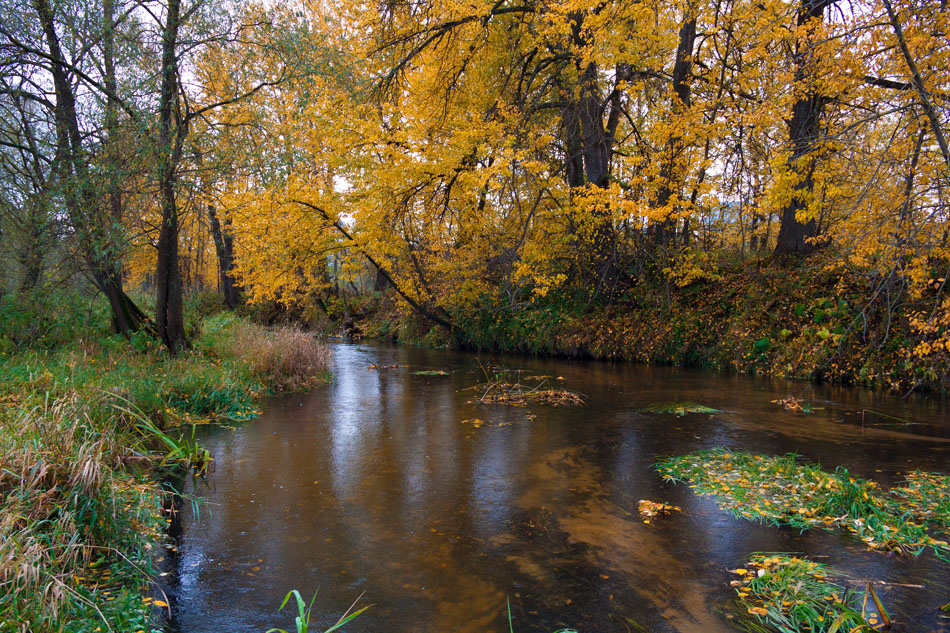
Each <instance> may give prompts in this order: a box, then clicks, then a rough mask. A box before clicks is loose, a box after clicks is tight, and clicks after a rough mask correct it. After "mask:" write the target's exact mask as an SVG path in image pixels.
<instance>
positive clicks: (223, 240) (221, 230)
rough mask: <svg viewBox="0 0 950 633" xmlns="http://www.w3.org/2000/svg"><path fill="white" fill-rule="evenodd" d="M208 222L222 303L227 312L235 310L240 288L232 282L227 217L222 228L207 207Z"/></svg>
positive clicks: (230, 245) (232, 239)
mask: <svg viewBox="0 0 950 633" xmlns="http://www.w3.org/2000/svg"><path fill="white" fill-rule="evenodd" d="M208 220H209V221H210V224H211V237H212V238H213V239H214V250H215V253H217V255H218V270H219V271H220V280H221V291H222V293H223V294H224V303H225V305H227V306H228V309H229V310H233V309H235V308H236V307H237V306H238V305H239V304H240V303H241V288H240V286H238V285H237V284H236V283H235V281H234V275H233V274H232V271H233V270H234V236H233V235H232V234H231V231H230V228H229V226H228V225H229V224H230V221H229V220H228V218H227V216H225V218H224V226H221V222H220V221H219V220H218V214H217V212H215V210H214V205H211V204H209V205H208Z"/></svg>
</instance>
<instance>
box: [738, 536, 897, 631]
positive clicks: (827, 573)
mask: <svg viewBox="0 0 950 633" xmlns="http://www.w3.org/2000/svg"><path fill="white" fill-rule="evenodd" d="M729 571H730V573H734V574H739V575H741V576H742V577H743V579H742V580H741V581H736V580H734V581H732V582H730V583H729V584H730V586H732V587H735V588H736V598H737V602H738V606H739V615H740V616H743V615H745V617H748V615H752V616H756V617H755V619H756V620H758V621H760V622H764V623H766V624H769V625H771V626H773V627H775V628H777V629H778V630H781V631H787V632H789V633H798V632H802V633H804V632H805V631H807V632H809V633H819V632H830V631H835V632H838V631H867V630H872V629H874V628H875V626H876V625H877V624H878V623H885V624H886V623H889V622H890V619H889V617H888V615H887V611H886V610H885V609H884V605H883V604H882V603H881V600H880V598H878V596H877V593H876V592H875V591H874V588H873V587H872V586H871V583H867V582H865V583H858V584H855V585H853V586H848V585H847V583H845V582H844V581H841V580H838V579H837V573H836V572H835V571H834V570H833V569H832V568H830V567H827V566H825V565H822V564H820V563H816V562H814V561H810V560H808V559H806V558H802V557H798V556H795V555H792V554H782V553H757V554H753V555H752V558H751V560H749V561H748V562H747V563H746V565H745V567H740V568H739V569H734V570H729ZM755 630H758V629H755Z"/></svg>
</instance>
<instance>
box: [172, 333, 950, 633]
mask: <svg viewBox="0 0 950 633" xmlns="http://www.w3.org/2000/svg"><path fill="white" fill-rule="evenodd" d="M333 351H334V359H335V360H334V367H333V376H334V379H333V383H332V384H331V385H329V386H327V387H321V388H318V389H316V390H314V391H313V392H311V393H306V394H294V395H286V396H281V397H276V398H273V399H271V400H270V401H269V402H268V403H266V406H265V408H264V412H263V415H262V416H261V417H260V419H258V420H256V421H254V422H252V423H249V424H247V425H245V426H243V427H240V428H237V429H236V430H228V429H213V430H211V431H209V432H208V434H207V435H206V436H205V437H204V438H203V442H204V443H205V444H206V445H207V446H208V448H209V449H210V450H211V451H212V453H213V455H214V457H215V460H216V467H215V471H214V473H213V476H212V477H210V479H209V481H208V482H207V484H204V483H200V482H199V483H198V484H196V485H190V487H189V488H188V490H187V492H189V493H190V494H195V495H198V496H200V497H201V498H202V499H203V504H201V505H199V506H198V511H197V514H195V513H194V512H193V511H191V510H190V509H189V508H186V509H185V512H184V519H183V533H182V537H181V543H180V548H179V553H178V556H179V560H178V574H177V578H176V579H175V581H174V583H173V587H172V592H171V597H172V603H173V610H174V623H175V626H176V628H177V630H178V631H180V632H181V633H203V632H212V631H213V632H216V633H217V632H228V633H245V632H248V633H250V632H252V631H253V632H263V631H265V630H266V629H267V628H269V627H271V626H281V627H282V628H287V629H290V630H293V618H292V614H291V613H290V612H289V607H288V609H285V611H284V612H283V613H280V614H278V613H277V607H278V606H279V604H280V602H281V600H282V599H283V596H284V594H285V593H286V592H287V591H288V590H289V589H292V588H296V589H300V590H301V592H302V593H304V594H305V595H306V596H308V597H309V596H311V595H312V594H313V592H314V591H315V590H317V589H318V588H319V595H318V597H317V601H316V606H315V607H314V613H315V617H314V620H315V623H316V626H318V627H319V629H317V628H314V629H312V630H321V631H322V630H324V629H325V628H326V627H328V626H329V625H331V624H332V623H333V622H334V621H335V619H336V617H338V616H339V614H340V613H341V612H343V611H344V610H345V609H346V608H347V606H349V604H350V603H351V602H352V601H353V600H354V599H355V598H356V597H357V596H359V595H361V594H363V595H364V598H363V600H362V602H363V603H366V604H370V603H371V604H372V605H373V606H372V607H371V608H370V609H369V610H368V611H367V612H366V613H365V614H364V615H362V616H360V617H359V618H358V619H357V620H355V621H354V622H352V623H351V624H350V625H348V626H347V627H346V629H345V630H348V631H353V632H368V631H376V632H383V631H385V632H387V633H401V632H410V631H411V632H420V633H421V632H431V633H437V632H438V633H442V632H448V631H459V632H464V633H475V632H479V633H482V632H487V631H495V632H499V633H500V632H503V631H508V620H507V615H506V600H510V602H511V612H512V618H513V626H514V630H515V631H516V632H518V633H522V632H528V631H547V632H551V631H554V630H555V629H558V628H562V627H571V628H574V629H577V630H579V631H582V632H585V633H597V632H606V631H611V632H626V631H640V630H647V631H681V632H684V633H685V632H696V633H717V632H725V631H733V630H734V629H733V628H732V627H731V626H730V624H731V620H730V619H729V618H728V617H727V615H726V612H727V611H728V607H729V605H730V603H731V599H732V597H733V590H732V589H730V588H729V587H728V582H729V580H731V579H733V578H735V576H730V574H729V573H728V572H727V571H726V570H727V569H732V568H735V567H738V566H740V565H742V564H743V563H744V562H745V561H747V560H748V556H749V554H750V553H751V552H756V551H781V552H802V553H805V554H807V555H809V556H812V557H814V559H815V560H819V561H822V562H826V563H829V564H831V565H833V566H836V567H837V568H839V569H840V570H842V571H844V572H846V573H847V575H848V577H849V578H850V579H851V580H852V581H855V582H857V581H859V580H862V579H875V580H881V581H885V582H888V583H899V584H903V585H923V586H924V588H923V589H919V588H915V587H903V586H895V585H894V584H891V585H888V586H886V587H883V594H884V600H885V603H886V606H887V607H888V610H889V611H890V613H891V616H892V618H893V619H895V620H897V621H898V624H897V625H896V626H895V627H894V629H892V630H895V631H908V632H909V631H914V632H921V631H950V625H948V620H947V618H946V617H944V616H943V615H942V614H941V613H940V612H939V610H938V607H939V606H940V605H942V604H945V603H947V602H950V564H947V563H941V562H940V561H938V560H936V559H935V558H934V557H933V556H932V555H931V554H924V555H922V556H921V557H919V558H907V557H889V556H886V555H884V554H881V553H878V552H869V551H867V550H866V548H865V547H863V546H862V545H861V544H860V543H859V542H856V541H853V540H850V539H848V538H847V537H845V536H843V535H837V534H833V533H828V532H820V531H810V532H806V533H799V532H797V531H795V530H790V529H783V528H776V527H771V526H762V525H757V524H754V523H750V522H748V521H744V520H738V519H735V518H733V517H732V516H731V515H729V514H727V513H726V512H723V511H720V510H719V509H718V508H717V506H716V504H715V503H714V502H713V501H712V500H710V499H709V498H703V497H698V496H696V495H695V494H693V493H692V492H691V491H690V490H689V488H688V487H686V486H682V485H679V486H674V485H671V484H668V483H664V482H662V481H661V480H660V478H659V476H658V475H657V474H656V473H655V472H654V471H653V470H652V468H651V466H652V464H653V463H654V462H655V461H656V460H657V459H658V458H659V457H662V456H666V455H678V454H683V453H687V452H690V451H695V450H698V449H703V448H710V447H715V446H729V447H733V448H747V449H749V450H752V451H756V452H762V453H768V454H783V453H788V452H794V453H798V454H800V455H802V456H804V457H806V458H808V459H810V460H815V461H820V462H821V464H822V465H823V466H824V467H826V468H828V469H834V468H835V467H836V466H839V465H840V466H846V467H847V468H849V469H851V471H852V472H854V473H856V474H858V475H860V476H863V477H868V478H871V479H875V480H877V481H879V482H881V483H882V484H884V485H889V484H890V483H892V482H894V481H897V480H899V479H900V473H902V472H905V471H906V470H909V469H913V468H922V469H926V470H937V471H942V472H948V471H950V422H948V415H947V413H948V410H947V405H946V403H945V402H942V401H940V400H938V399H932V398H927V397H922V396H915V397H913V398H910V399H908V400H901V399H899V398H897V397H894V396H890V395H884V394H881V393H874V392H867V391H861V390H856V389H847V388H836V387H826V386H813V385H809V384H807V383H800V382H785V381H769V380H765V379H755V378H750V377H742V376H733V375H721V374H716V373H709V372H702V371H693V370H682V369H669V368H649V367H640V366H631V365H619V364H605V363H597V362H570V361H563V360H561V361H557V360H543V359H526V358H519V357H507V358H492V359H491V360H492V361H494V362H497V363H501V364H503V365H505V366H507V367H511V368H516V369H524V370H525V373H526V375H532V374H534V375H537V374H543V375H549V376H551V377H552V384H556V385H557V386H562V387H564V388H567V389H570V390H573V391H578V392H581V393H583V394H585V395H586V396H587V400H588V404H587V405H586V406H584V407H580V408H578V407H553V406H550V405H540V404H539V405H531V406H528V407H523V408H518V407H506V406H498V405H479V404H474V403H471V402H470V400H472V398H473V392H472V391H469V390H466V389H465V388H466V387H469V386H470V385H472V384H474V383H476V382H479V381H480V380H482V379H483V376H482V370H481V369H480V368H479V364H478V362H476V357H475V356H474V355H471V354H465V353H459V352H449V351H437V350H423V349H414V348H400V347H387V346H380V345H375V344H361V345H352V344H335V345H333ZM482 360H483V361H485V360H487V359H486V358H485V357H482ZM395 363H398V364H400V365H409V368H405V367H400V368H397V369H387V370H378V371H377V370H371V369H369V366H370V365H371V364H375V365H391V364H395ZM420 369H444V370H446V371H449V372H451V374H450V375H449V376H420V375H414V374H412V373H411V372H412V371H417V370H420ZM557 377H561V378H563V380H554V379H555V378H557ZM790 394H792V395H795V396H798V397H803V398H805V399H807V400H809V401H810V402H811V403H812V404H813V405H814V406H815V407H816V410H815V411H814V412H813V413H811V414H809V415H805V414H801V413H793V412H787V411H784V410H783V409H782V408H781V407H779V406H777V405H775V404H772V403H771V402H770V401H771V400H774V399H777V398H784V397H785V396H788V395H790ZM684 401H686V402H696V403H701V404H704V405H706V406H710V407H714V408H717V409H720V410H721V413H716V414H711V415H710V414H687V415H684V416H681V417H677V416H675V415H670V414H659V413H651V412H649V411H647V410H645V409H646V407H647V406H648V405H650V404H654V403H670V402H684ZM862 410H870V411H874V412H876V413H869V412H865V413H864V414H863V416H862V414H861V411H862ZM879 414H887V415H890V416H896V417H898V418H902V421H900V420H894V419H890V418H885V417H883V416H881V415H879ZM473 419H478V420H482V421H483V422H484V424H481V425H477V424H472V423H471V422H465V421H466V420H473ZM640 499H651V500H654V501H668V502H671V503H673V504H676V505H679V506H680V507H682V510H683V511H682V512H680V513H675V514H673V515H671V516H668V517H663V518H659V519H656V520H654V521H652V522H651V523H650V524H645V523H643V521H642V520H640V518H639V517H638V516H637V502H638V500H640ZM631 621H632V622H635V623H636V626H635V625H633V624H631V623H630V622H631ZM638 626H639V627H642V628H637V627H638Z"/></svg>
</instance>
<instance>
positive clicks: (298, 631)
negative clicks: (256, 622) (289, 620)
mask: <svg viewBox="0 0 950 633" xmlns="http://www.w3.org/2000/svg"><path fill="white" fill-rule="evenodd" d="M291 597H293V598H294V599H295V601H296V604H297V617H296V618H294V626H295V629H294V630H295V633H308V631H309V630H310V624H311V622H310V619H311V614H312V613H313V603H314V602H316V601H317V593H316V592H314V594H313V598H312V599H311V600H310V604H309V605H308V604H307V603H306V602H304V599H303V596H301V595H300V592H299V591H297V590H296V589H291V590H290V591H288V592H287V595H286V596H284V601H283V602H281V603H280V608H279V609H277V610H278V611H283V609H284V607H286V606H287V603H288V602H289V601H290V598H291ZM361 597H362V596H360V598H361ZM360 598H357V599H356V601H354V602H353V604H352V605H350V608H349V609H347V610H346V612H345V613H344V614H343V615H342V616H340V619H339V620H337V621H336V624H334V625H333V626H331V627H330V628H328V629H327V630H326V631H324V632H323V633H331V631H335V630H337V629H339V628H341V627H342V626H343V625H345V624H346V623H347V622H349V621H350V620H352V619H353V618H355V617H357V616H359V615H360V614H361V613H363V612H364V611H366V610H367V609H369V608H370V607H371V606H372V605H366V606H365V607H363V608H362V609H360V610H358V611H353V607H355V606H356V603H357V602H359V600H360ZM351 611H353V612H352V613H351ZM267 633H288V632H287V631H285V630H284V629H277V628H274V629H268V630H267Z"/></svg>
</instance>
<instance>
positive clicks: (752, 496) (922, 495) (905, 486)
mask: <svg viewBox="0 0 950 633" xmlns="http://www.w3.org/2000/svg"><path fill="white" fill-rule="evenodd" d="M656 469H657V470H658V471H659V473H660V474H661V475H662V476H663V478H664V479H666V480H668V481H678V482H685V483H687V484H689V485H690V487H691V488H692V489H693V490H694V491H695V492H696V493H698V494H700V495H711V496H714V497H715V498H716V501H717V502H718V503H719V506H720V507H721V508H723V509H725V510H728V511H730V512H731V513H732V514H733V515H735V516H737V517H742V518H745V519H749V520H751V521H758V522H761V523H773V524H775V525H787V526H791V527H797V528H799V529H802V530H805V529H809V528H815V527H817V528H822V529H826V530H843V531H846V532H848V533H850V534H851V535H852V536H854V537H855V538H857V539H860V540H862V541H864V542H865V543H866V544H867V545H868V546H869V547H871V548H873V549H877V550H887V551H896V552H902V553H909V554H914V555H917V554H920V553H921V552H923V551H924V550H925V549H928V548H930V549H932V550H933V551H934V553H935V554H936V555H937V556H938V557H940V558H942V559H944V560H950V546H948V543H947V539H948V537H950V477H948V476H946V475H939V474H936V473H929V472H923V471H914V472H911V473H907V474H906V475H905V481H904V482H903V483H902V484H901V485H899V486H897V487H894V488H892V489H891V490H889V491H884V490H882V489H881V487H880V486H879V485H878V484H877V483H876V482H874V481H868V480H865V479H861V478H858V477H854V476H852V475H851V474H850V473H849V472H848V471H847V469H845V468H841V467H839V468H838V469H837V470H836V471H835V472H834V473H828V472H825V471H823V470H821V469H820V468H819V467H818V466H817V465H814V464H809V463H807V462H804V461H800V460H798V459H797V458H796V456H795V455H784V456H780V457H770V456H765V455H754V454H752V453H749V452H746V451H730V450H727V449H724V448H715V449H709V450H703V451H698V452H695V453H691V454H688V455H684V456H681V457H669V458H666V459H663V460H661V461H659V462H658V463H657V464H656Z"/></svg>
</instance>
